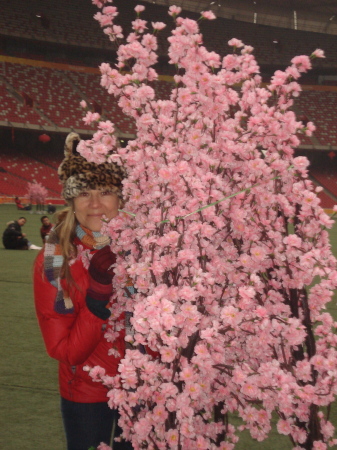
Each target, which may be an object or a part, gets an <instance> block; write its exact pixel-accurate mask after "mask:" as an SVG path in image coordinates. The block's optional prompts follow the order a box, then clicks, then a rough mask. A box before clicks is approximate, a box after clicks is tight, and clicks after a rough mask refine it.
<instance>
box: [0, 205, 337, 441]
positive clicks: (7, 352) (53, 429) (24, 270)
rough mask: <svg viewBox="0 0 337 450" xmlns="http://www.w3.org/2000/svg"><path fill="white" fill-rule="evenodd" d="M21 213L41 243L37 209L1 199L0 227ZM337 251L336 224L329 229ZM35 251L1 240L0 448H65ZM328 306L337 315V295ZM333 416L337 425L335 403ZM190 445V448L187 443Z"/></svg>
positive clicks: (273, 436)
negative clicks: (35, 279) (40, 318)
mask: <svg viewBox="0 0 337 450" xmlns="http://www.w3.org/2000/svg"><path fill="white" fill-rule="evenodd" d="M21 215H24V216H25V217H26V218H27V223H26V225H25V226H24V228H23V231H24V232H25V233H26V234H27V237H28V238H29V240H30V241H31V242H32V243H34V244H36V245H41V238H40V235H39V228H40V218H41V215H38V214H35V213H33V214H30V212H29V211H24V214H21V213H20V211H17V210H16V208H15V206H14V205H0V231H1V233H2V232H3V230H4V228H5V226H6V223H7V222H8V221H10V220H14V219H18V218H19V216H21ZM331 242H332V245H333V248H334V253H335V255H336V256H337V226H335V227H334V229H333V230H332V231H331ZM37 253H38V252H37V251H34V250H30V251H13V250H5V249H4V248H3V246H2V244H1V245H0V264H1V274H0V288H1V300H0V330H1V331H0V336H1V346H0V364H1V365H0V368H1V370H0V396H1V409H0V424H1V427H0V449H1V450H2V449H6V450H17V449H24V450H37V449H39V450H43V449H47V448H48V449H49V450H63V449H65V448H66V444H65V438H64V436H63V429H62V422H61V416H60V412H59V395H58V386H57V363H56V361H54V360H52V359H51V358H49V357H48V355H47V354H46V352H45V348H44V344H43V341H42V338H41V335H40V331H39V328H38V324H37V320H36V317H35V311H34V303H33V290H32V265H33V261H34V259H35V257H36V255H37ZM329 311H330V312H331V313H332V314H333V316H334V318H335V319H336V320H337V306H336V296H335V299H334V301H333V302H331V304H330V305H329ZM333 406H334V407H333V408H332V414H333V422H334V424H335V425H337V413H336V409H337V408H336V406H335V405H333ZM236 448H237V449H238V450H250V449H252V450H255V449H260V450H288V449H291V448H292V445H291V443H290V441H289V440H288V438H286V437H285V436H280V435H278V434H277V433H275V432H273V433H272V434H271V435H270V438H268V440H266V441H264V442H261V443H258V442H255V441H252V440H251V439H250V437H249V435H248V434H244V435H243V436H242V438H241V439H240V444H239V445H238V446H237V447H236ZM191 450H192V449H191Z"/></svg>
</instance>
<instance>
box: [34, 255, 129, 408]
mask: <svg viewBox="0 0 337 450" xmlns="http://www.w3.org/2000/svg"><path fill="white" fill-rule="evenodd" d="M43 261H44V254H43V251H41V252H40V253H39V255H38V256H37V258H36V260H35V265H34V296H35V308H36V313H37V318H38V321H39V325H40V328H41V332H42V336H43V339H44V342H45V345H46V349H47V352H48V354H49V356H51V357H52V358H55V359H57V360H58V361H59V387H60V393H61V396H62V397H64V398H65V399H67V400H71V401H74V402H78V403H94V402H105V401H107V388H106V387H104V386H103V385H102V384H101V383H98V382H93V381H92V379H91V377H89V375H88V373H87V372H85V371H84V370H83V366H86V365H88V366H90V367H93V366H96V365H99V366H102V367H103V368H104V369H105V370H106V373H107V374H108V375H111V376H112V375H115V374H116V373H117V367H118V364H119V362H120V359H119V358H115V357H114V356H108V350H109V348H111V344H110V343H109V342H108V341H107V340H106V339H105V338H104V333H105V332H104V330H103V325H104V324H106V323H107V322H106V321H103V320H101V319H99V318H98V317H96V316H95V315H93V314H92V313H91V312H90V311H89V309H88V308H87V306H86V303H85V296H86V291H87V289H88V283H89V280H88V271H87V269H85V268H84V266H83V264H82V262H81V261H80V260H77V261H76V262H75V263H74V264H73V265H72V266H71V275H72V277H73V279H74V281H75V283H76V285H77V286H78V288H74V287H71V288H70V289H69V287H67V284H66V282H65V280H63V284H62V287H63V288H67V291H68V292H69V293H70V298H71V300H72V302H73V304H74V312H73V313H71V314H60V313H57V312H55V311H54V303H55V298H56V294H57V289H56V288H55V287H54V286H53V285H52V284H51V283H50V282H49V281H48V280H47V279H46V277H45V275H44V269H43ZM124 337H125V332H124V330H123V331H122V332H120V336H119V338H118V340H117V342H115V343H114V346H115V347H116V348H117V350H118V351H119V353H120V355H121V356H122V357H123V356H124V352H125V341H124Z"/></svg>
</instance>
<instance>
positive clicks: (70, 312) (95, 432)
mask: <svg viewBox="0 0 337 450" xmlns="http://www.w3.org/2000/svg"><path fill="white" fill-rule="evenodd" d="M79 139H80V138H79V136H78V135H77V134H76V133H70V135H68V137H67V139H66V146H65V158H64V160H63V162H62V164H61V165H60V167H59V176H60V180H61V182H62V184H63V196H64V198H65V199H66V200H67V202H68V205H69V207H68V208H67V209H65V210H64V211H62V212H61V213H60V214H59V216H58V220H57V223H56V225H55V227H54V229H53V230H52V232H51V234H50V235H49V239H48V241H47V242H46V244H45V246H44V250H43V252H41V253H40V254H39V255H38V257H37V259H36V262H35V267H34V295H35V307H36V312H37V317H38V321H39V325H40V328H41V332H42V335H43V338H44V342H45V345H46V349H47V352H48V354H49V355H50V356H51V357H53V358H55V359H57V360H58V361H59V387H60V394H61V411H62V418H63V423H64V428H65V433H66V438H67V445H68V450H88V449H89V448H90V447H92V446H93V447H95V448H96V447H97V446H98V445H99V444H100V442H105V443H110V439H111V433H112V428H113V423H114V422H116V419H117V417H118V414H117V412H116V411H113V410H111V409H110V408H109V407H108V405H107V395H106V394H107V389H106V388H105V387H104V386H103V385H102V384H101V383H97V382H96V383H94V382H93V381H92V379H91V378H90V377H89V375H88V373H87V372H86V371H84V370H83V367H84V366H90V367H93V366H95V365H100V366H102V367H104V368H105V369H106V373H107V374H108V375H115V374H116V373H117V367H118V364H119V360H120V359H119V358H116V357H113V356H108V350H109V347H110V345H109V343H108V342H107V341H106V339H105V338H104V333H105V329H106V327H107V322H108V321H107V319H108V318H109V316H110V310H109V309H108V307H107V306H108V302H109V298H110V296H111V294H112V278H113V268H112V267H111V266H112V265H113V264H114V263H115V261H116V259H115V255H114V254H113V253H112V252H111V250H110V239H109V238H108V237H107V236H102V235H101V234H100V229H101V225H102V216H106V217H107V219H112V218H113V217H115V216H116V215H117V214H118V208H119V202H120V198H121V183H122V180H123V177H124V171H123V169H122V168H121V167H119V166H117V165H114V164H107V163H106V164H100V165H96V164H93V163H88V162H87V161H86V160H85V159H84V158H82V157H81V156H80V155H79V154H78V153H77V151H76V146H77V144H78V142H79ZM80 246H81V247H80ZM79 249H81V252H79V251H78V250H79ZM80 254H81V255H86V256H85V257H81V255H80ZM83 261H84V263H83ZM124 346H125V344H124V332H121V333H120V337H119V339H118V340H117V342H116V347H117V350H118V351H119V353H120V355H121V356H123V355H124V350H125V348H124ZM113 448H114V449H131V448H132V447H131V444H129V443H126V442H121V443H114V447H113Z"/></svg>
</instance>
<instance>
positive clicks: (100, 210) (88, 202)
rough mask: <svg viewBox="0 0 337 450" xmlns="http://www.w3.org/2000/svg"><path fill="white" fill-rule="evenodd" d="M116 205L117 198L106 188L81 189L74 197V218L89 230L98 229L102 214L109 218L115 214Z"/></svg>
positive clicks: (117, 203)
mask: <svg viewBox="0 0 337 450" xmlns="http://www.w3.org/2000/svg"><path fill="white" fill-rule="evenodd" d="M118 206H119V198H118V197H117V195H116V194H114V193H113V192H111V191H110V190H109V189H108V188H107V189H102V190H87V191H83V192H81V193H80V195H79V196H78V197H76V198H74V209H75V215H76V219H77V220H78V222H79V223H80V224H81V225H83V226H84V227H86V228H89V230H91V231H100V229H101V228H102V216H103V215H104V216H106V217H107V218H108V219H109V220H110V219H112V218H113V217H115V216H117V214H118Z"/></svg>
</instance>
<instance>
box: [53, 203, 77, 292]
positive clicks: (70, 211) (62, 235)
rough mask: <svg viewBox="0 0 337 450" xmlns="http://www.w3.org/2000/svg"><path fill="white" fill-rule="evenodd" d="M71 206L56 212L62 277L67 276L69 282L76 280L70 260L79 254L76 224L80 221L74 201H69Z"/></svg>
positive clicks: (56, 230)
mask: <svg viewBox="0 0 337 450" xmlns="http://www.w3.org/2000/svg"><path fill="white" fill-rule="evenodd" d="M68 204H69V206H68V207H67V208H65V209H63V210H62V211H59V212H58V213H57V214H56V225H55V232H56V234H57V237H58V239H59V244H60V248H61V254H62V256H63V264H62V267H61V272H60V275H61V278H65V279H66V281H67V282H68V283H69V284H73V283H74V280H73V278H72V276H71V273H70V268H69V260H70V259H72V258H74V257H76V256H77V248H76V245H75V244H74V239H75V236H76V226H77V224H78V221H77V219H76V216H75V209H74V201H73V200H69V201H68Z"/></svg>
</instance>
